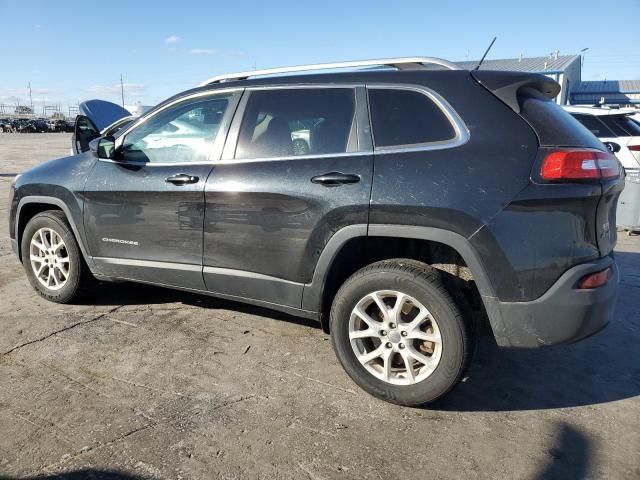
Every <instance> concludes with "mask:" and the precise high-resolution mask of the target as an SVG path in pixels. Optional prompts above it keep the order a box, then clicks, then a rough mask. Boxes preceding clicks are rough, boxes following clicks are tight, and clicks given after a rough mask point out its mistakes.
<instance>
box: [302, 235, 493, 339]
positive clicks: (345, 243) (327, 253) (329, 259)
mask: <svg viewBox="0 0 640 480" xmlns="http://www.w3.org/2000/svg"><path fill="white" fill-rule="evenodd" d="M373 238H381V239H389V240H418V241H429V242H433V243H437V244H441V245H443V246H445V247H449V248H450V249H451V250H453V251H454V252H455V253H456V254H458V255H459V256H460V258H461V259H462V260H463V262H464V263H465V264H466V267H467V268H468V269H469V271H470V273H471V276H472V278H473V281H474V282H475V286H476V288H477V290H478V293H479V295H480V298H481V299H482V303H483V305H484V307H485V310H486V312H487V314H488V315H489V321H490V323H491V328H492V330H493V331H494V332H496V328H498V329H499V328H500V325H496V324H495V323H494V322H495V321H497V322H500V319H499V318H495V315H493V313H494V310H495V309H494V308H493V303H494V302H493V300H494V298H495V294H494V291H493V288H492V286H491V282H490V279H489V277H488V275H487V272H486V269H485V267H484V265H483V263H482V261H481V259H480V257H479V256H478V254H477V253H476V252H475V251H474V249H473V248H472V246H471V244H470V242H469V241H468V240H467V239H466V238H465V237H464V236H462V235H460V234H458V233H455V232H452V231H450V230H444V229H440V228H435V227H416V226H403V225H376V224H372V225H369V226H367V225H364V224H363V225H352V226H348V227H345V228H343V229H341V230H339V231H338V232H336V233H335V234H334V235H333V236H332V237H331V238H330V239H329V241H328V242H327V244H326V246H325V248H324V249H323V251H322V253H321V254H320V257H319V259H318V262H317V264H316V268H315V270H314V273H313V277H312V280H311V282H310V283H308V284H305V286H304V291H303V298H302V308H303V309H306V310H311V311H317V312H320V321H321V324H322V328H323V330H324V331H325V332H327V333H328V332H329V319H328V315H326V311H327V310H326V305H325V302H326V297H327V292H328V290H327V287H330V281H331V275H332V272H335V267H336V264H337V263H340V261H341V258H349V257H350V253H351V252H358V251H361V250H362V248H364V247H365V245H366V242H367V241H368V240H371V239H373ZM345 252H346V253H345ZM361 266H364V265H361ZM361 266H360V267H358V268H355V267H354V268H355V269H356V270H357V269H359V268H361ZM354 271H355V270H354ZM351 273H353V272H351ZM334 293H335V292H334ZM328 295H329V296H330V295H331V293H330V292H329V293H328ZM498 331H500V330H498Z"/></svg>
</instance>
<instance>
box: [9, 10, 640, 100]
mask: <svg viewBox="0 0 640 480" xmlns="http://www.w3.org/2000/svg"><path fill="white" fill-rule="evenodd" d="M446 3H448V4H446ZM624 18H628V19H633V24H632V22H631V21H629V22H627V23H626V25H625V22H624V21H622V22H619V23H618V20H619V19H624ZM638 18H640V0H609V1H606V2H605V1H603V0H565V1H558V0H554V1H550V0H537V1H536V2H519V1H517V0H512V1H503V0H500V1H497V0H496V1H491V0H483V1H480V0H458V1H456V2H442V1H437V2H436V1H430V0H422V1H401V0H396V1H389V0H387V1H377V0H368V1H351V2H350V1H348V0H342V1H334V0H318V1H316V2H313V1H300V0H297V1H278V2H276V1H264V0H263V1H251V0H245V1H235V2H229V1H225V2H213V1H208V2H205V1H202V2H196V1H191V0H180V1H171V2H164V1H159V0H156V1H153V2H127V1H119V0H112V1H109V2H97V1H91V0H84V1H60V0H54V1H40V0H27V1H25V0H22V1H13V0H0V31H1V32H2V42H0V103H10V104H14V103H15V102H16V98H19V99H21V100H22V103H28V94H27V90H26V88H25V87H26V86H27V82H31V86H32V88H33V98H34V103H35V104H36V109H37V110H38V106H39V105H40V104H41V103H42V102H49V103H54V102H58V103H61V104H62V105H63V106H66V105H67V104H74V103H77V101H78V100H80V101H81V100H85V99H89V98H106V99H118V100H119V96H120V90H119V81H120V73H122V74H123V77H124V83H125V86H126V88H125V101H126V103H127V104H132V103H138V102H139V103H142V104H155V103H157V102H159V101H161V100H163V99H164V98H166V97H168V96H170V95H172V94H174V93H176V92H179V91H181V90H184V89H187V88H189V87H191V86H194V85H195V84H197V83H199V82H200V81H202V80H204V79H206V78H208V77H210V76H212V75H215V74H219V73H225V72H233V71H239V70H250V69H253V68H254V67H257V68H268V67H275V66H283V65H292V64H298V63H316V62H326V61H336V60H353V59H360V58H375V57H389V56H405V55H425V56H439V57H444V58H448V59H450V60H465V59H467V58H469V59H477V58H479V57H480V56H481V55H482V53H483V51H484V49H485V48H486V46H487V45H488V43H489V41H490V40H491V38H492V37H493V36H494V35H496V36H497V37H498V40H497V42H496V44H495V45H494V47H493V49H492V51H491V53H490V55H489V57H488V58H506V57H517V56H518V55H520V54H521V53H522V54H523V55H524V56H544V55H548V54H549V53H550V52H552V51H555V50H560V54H561V55H563V54H572V53H577V52H578V51H580V50H581V49H582V48H585V47H589V49H590V50H589V51H588V52H587V53H586V57H585V63H584V70H583V79H584V80H596V79H604V78H608V79H631V78H634V79H638V78H640V48H639V47H640V29H639V28H638V27H637V25H636V24H637V19H638ZM608 19H612V20H608Z"/></svg>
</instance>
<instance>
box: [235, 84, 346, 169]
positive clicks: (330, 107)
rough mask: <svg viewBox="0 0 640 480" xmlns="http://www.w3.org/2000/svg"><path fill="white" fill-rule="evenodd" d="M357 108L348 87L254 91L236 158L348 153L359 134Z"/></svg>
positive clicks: (248, 104)
mask: <svg viewBox="0 0 640 480" xmlns="http://www.w3.org/2000/svg"><path fill="white" fill-rule="evenodd" d="M354 112H355V101H354V91H353V90H352V89H347V88H327V89H291V90H262V91H261V90H258V91H254V92H251V96H250V97H249V101H248V103H247V108H246V110H245V115H244V119H243V120H242V127H241V128H240V136H239V138H238V147H237V149H236V158H269V157H288V156H293V155H308V154H311V155H313V154H331V153H344V152H346V151H347V147H348V145H349V138H350V137H351V136H353V135H355V132H354V130H355V129H354V128H353V126H354ZM352 132H353V133H352Z"/></svg>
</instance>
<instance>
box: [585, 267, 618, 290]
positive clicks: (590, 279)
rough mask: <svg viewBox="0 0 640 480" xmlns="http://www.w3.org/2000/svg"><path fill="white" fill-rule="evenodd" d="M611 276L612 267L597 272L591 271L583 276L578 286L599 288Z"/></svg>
mask: <svg viewBox="0 0 640 480" xmlns="http://www.w3.org/2000/svg"><path fill="white" fill-rule="evenodd" d="M610 278H611V268H606V269H604V270H601V271H599V272H596V273H590V274H589V275H586V276H584V277H582V280H580V283H578V288H579V289H580V290H586V289H592V288H598V287H601V286H602V285H604V284H605V283H607V282H608V281H609V279H610Z"/></svg>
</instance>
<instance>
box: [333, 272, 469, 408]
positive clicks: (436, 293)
mask: <svg viewBox="0 0 640 480" xmlns="http://www.w3.org/2000/svg"><path fill="white" fill-rule="evenodd" d="M330 321H331V325H330V327H331V336H332V342H333V347H334V350H335V352H336V355H337V357H338V359H339V360H340V363H341V364H342V366H343V367H344V368H345V370H346V372H347V373H348V374H349V376H350V377H351V378H352V379H353V380H354V381H355V382H356V383H357V384H358V385H359V386H360V387H362V388H363V389H364V390H366V391H367V392H368V393H370V394H372V395H374V396H376V397H378V398H381V399H383V400H386V401H389V402H392V403H397V404H400V405H407V406H419V405H424V404H426V403H429V402H432V401H435V400H437V399H438V398H440V397H442V396H443V395H445V394H446V393H447V392H449V390H451V388H453V387H454V386H455V385H456V384H457V383H458V381H459V380H460V378H461V376H462V373H463V372H464V369H465V367H466V365H467V363H468V360H469V356H470V353H471V343H470V340H469V330H468V329H467V327H466V325H465V323H464V321H463V318H462V314H461V311H460V309H459V307H458V306H457V305H456V303H455V302H454V300H453V299H452V297H451V296H450V295H449V293H448V292H447V290H446V289H445V288H444V286H443V284H442V282H441V281H440V278H439V274H438V272H437V270H435V269H433V268H431V267H429V266H427V265H425V264H422V263H420V262H416V261H413V260H403V259H397V260H385V261H382V262H378V263H374V264H372V265H369V266H367V267H365V268H363V269H361V270H359V271H358V272H356V273H355V274H354V275H352V276H351V277H350V278H349V279H348V280H347V281H346V282H345V283H344V285H343V286H342V287H341V288H340V290H339V291H338V293H337V294H336V297H335V299H334V303H333V306H332V309H331V320H330Z"/></svg>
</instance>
